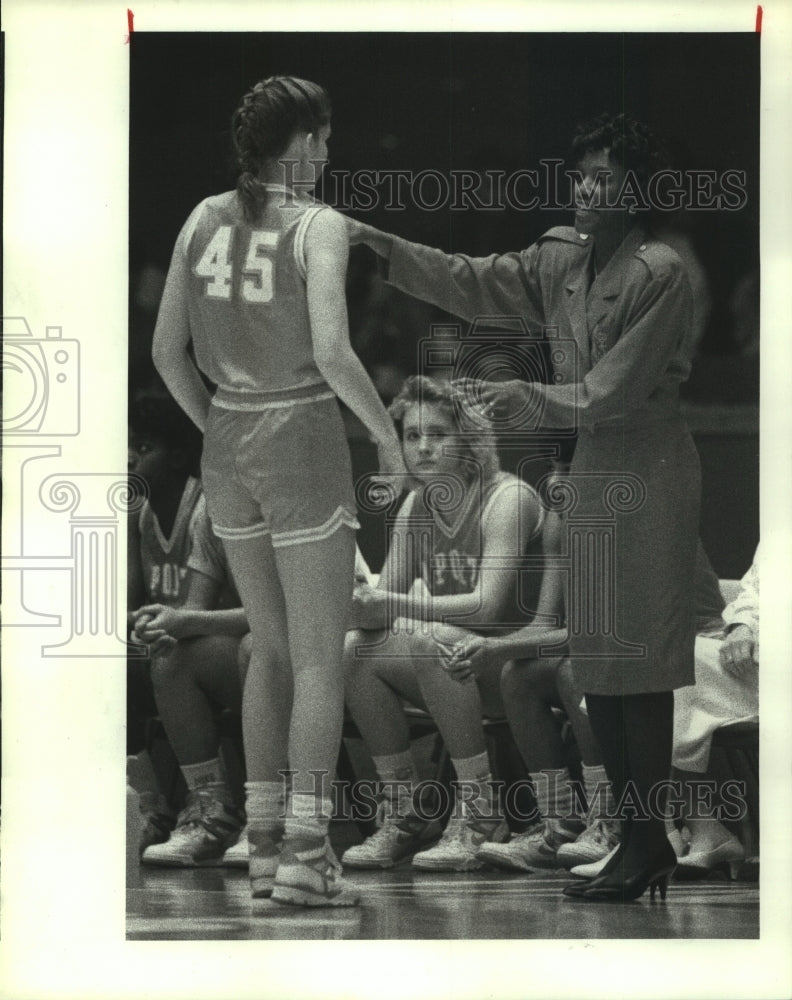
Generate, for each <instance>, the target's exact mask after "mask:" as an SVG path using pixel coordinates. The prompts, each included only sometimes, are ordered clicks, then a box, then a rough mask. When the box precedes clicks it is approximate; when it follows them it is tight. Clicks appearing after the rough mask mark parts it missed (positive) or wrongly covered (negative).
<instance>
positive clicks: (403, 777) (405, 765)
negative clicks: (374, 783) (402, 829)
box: [371, 750, 418, 819]
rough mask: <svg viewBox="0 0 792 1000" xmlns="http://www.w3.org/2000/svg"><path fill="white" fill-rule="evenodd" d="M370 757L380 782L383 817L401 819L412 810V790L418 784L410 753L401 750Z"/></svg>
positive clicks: (416, 772)
mask: <svg viewBox="0 0 792 1000" xmlns="http://www.w3.org/2000/svg"><path fill="white" fill-rule="evenodd" d="M371 759H372V760H373V761H374V767H375V768H376V770H377V777H378V778H379V779H380V781H381V783H382V795H383V798H384V799H385V807H386V810H387V812H386V814H385V816H384V817H383V818H385V819H389V818H395V817H398V818H399V819H402V818H404V817H405V816H409V815H410V813H412V812H413V791H414V790H415V786H416V785H417V784H418V771H417V769H416V767H415V762H414V761H413V757H412V753H410V751H409V750H403V751H402V752H401V753H392V754H383V756H381V757H372V758H371Z"/></svg>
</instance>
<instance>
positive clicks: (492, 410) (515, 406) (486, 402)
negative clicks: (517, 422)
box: [452, 378, 531, 420]
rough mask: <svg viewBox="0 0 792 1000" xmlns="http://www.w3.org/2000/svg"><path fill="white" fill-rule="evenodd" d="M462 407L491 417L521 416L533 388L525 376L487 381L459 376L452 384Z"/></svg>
mask: <svg viewBox="0 0 792 1000" xmlns="http://www.w3.org/2000/svg"><path fill="white" fill-rule="evenodd" d="M452 389H453V391H454V395H455V396H456V399H457V401H458V403H459V404H460V406H462V407H464V408H466V409H468V410H471V411H472V412H475V413H479V414H481V416H483V417H485V418H486V419H488V420H505V419H510V418H513V417H515V416H517V415H518V414H519V413H520V412H521V411H522V410H524V409H525V407H526V405H527V404H528V402H529V401H530V397H531V387H530V384H529V383H528V382H523V381H522V380H521V379H516V378H514V379H508V380H507V381H505V382H486V381H483V380H480V379H473V378H458V379H454V381H453V383H452Z"/></svg>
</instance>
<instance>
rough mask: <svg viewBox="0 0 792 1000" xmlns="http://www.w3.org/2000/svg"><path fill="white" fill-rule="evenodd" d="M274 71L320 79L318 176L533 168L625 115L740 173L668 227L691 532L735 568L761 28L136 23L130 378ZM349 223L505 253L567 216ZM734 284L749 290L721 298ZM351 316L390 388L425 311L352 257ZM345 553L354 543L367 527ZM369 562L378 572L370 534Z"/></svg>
mask: <svg viewBox="0 0 792 1000" xmlns="http://www.w3.org/2000/svg"><path fill="white" fill-rule="evenodd" d="M275 73H285V74H292V75H296V76H301V77H304V78H307V79H311V80H315V81H316V82H318V83H321V84H322V85H324V86H325V87H326V89H327V90H328V91H329V93H330V96H331V99H332V102H333V137H332V140H331V146H330V167H329V169H330V171H333V170H339V171H341V170H350V171H351V170H355V169H368V170H395V169H409V170H412V171H418V170H421V169H425V168H431V169H433V170H439V171H443V172H445V171H450V170H451V169H455V170H460V169H471V170H486V169H500V170H504V171H506V172H507V173H510V172H512V171H514V170H517V169H521V168H529V169H530V168H536V166H537V165H538V161H539V160H540V159H542V158H550V157H563V156H565V155H566V153H567V151H568V146H569V140H570V137H571V134H572V132H573V130H574V126H575V124H576V123H577V122H579V121H581V120H584V119H586V118H588V117H591V116H592V115H595V114H598V113H599V112H601V111H603V110H611V111H621V110H624V111H627V112H629V113H630V114H632V115H634V116H635V117H636V118H639V119H642V120H645V121H647V122H648V123H649V124H650V125H651V126H652V127H653V128H654V129H656V130H658V131H660V132H661V133H662V134H664V135H665V136H666V137H667V138H668V140H669V142H670V145H671V148H672V150H673V152H674V153H675V156H676V159H677V160H678V162H679V165H680V166H681V167H686V168H691V169H710V170H715V171H718V172H720V171H723V170H726V169H736V170H743V171H745V172H746V174H747V194H748V199H747V204H746V207H745V208H744V209H742V210H741V211H739V212H687V213H682V214H680V215H678V216H677V217H675V218H674V219H673V225H674V227H675V229H676V230H677V231H678V232H680V233H684V234H685V236H686V238H687V240H688V242H689V245H690V246H691V248H692V250H693V252H694V253H695V254H696V256H697V258H698V261H699V264H700V267H701V271H702V274H703V277H704V280H705V281H706V283H707V285H708V288H709V294H710V297H711V310H710V312H709V317H708V320H707V322H706V326H705V329H704V332H703V336H702V339H701V341H700V345H699V351H698V355H697V358H696V361H695V364H694V371H693V374H692V377H691V380H690V382H689V384H688V387H687V388H686V390H685V392H686V395H687V396H688V398H689V399H690V400H691V401H692V402H693V403H694V404H697V407H696V408H695V409H696V414H695V421H694V422H695V423H696V427H695V428H694V429H695V431H696V440H697V444H698V446H699V451H700V453H701V455H702V463H703V466H704V503H703V516H702V537H703V538H704V542H705V546H706V547H707V549H708V551H709V552H710V555H711V558H712V561H713V564H714V565H715V568H716V570H717V571H718V573H719V574H720V575H721V576H740V575H742V573H743V572H744V570H745V569H747V567H748V564H749V562H750V560H751V557H752V555H753V549H754V546H755V544H756V540H757V538H758V443H757V423H758V421H757V417H756V413H755V404H756V402H757V399H758V356H757V353H756V350H755V345H754V348H750V349H746V346H745V338H746V333H745V329H746V328H748V329H749V330H754V327H755V328H756V329H755V335H756V337H758V267H759V239H758V237H759V233H758V218H759V189H758V178H759V83H760V74H759V35H757V34H754V33H739V34H737V33H728V34H726V33H722V34H643V33H638V34H610V33H608V34H592V33H587V34H503V33H491V34H484V33H478V32H477V33H470V34H446V33H394V34H382V33H378V34H371V33H365V32H363V33H359V34H357V33H356V34H350V33H327V32H323V33H304V34H303V33H299V34H293V33H267V34H250V33H247V34H237V33H224V34H214V33H213V34H201V33H173V34H171V33H150V34H148V33H145V32H135V33H134V34H133V35H132V36H131V85H130V377H131V383H132V387H134V386H135V385H137V384H140V382H142V381H144V380H145V379H146V378H147V377H148V357H149V351H150V339H151V332H152V330H153V325H154V320H155V317H156V305H157V302H158V294H159V290H160V289H161V280H162V275H163V273H164V271H165V270H166V269H167V265H168V260H169V257H170V253H171V250H172V247H173V243H174V240H175V238H176V235H177V233H178V231H179V229H180V227H181V225H182V223H183V222H184V220H185V218H186V217H187V215H188V214H189V212H190V210H191V209H192V208H193V207H194V206H195V204H196V203H197V202H198V201H200V200H201V199H202V198H204V197H205V196H206V195H208V194H212V193H216V192H218V191H221V190H227V189H228V188H231V187H233V186H234V184H235V179H236V175H235V170H234V164H233V160H232V157H231V153H230V139H229V121H230V117H231V114H232V112H233V110H234V108H235V107H236V106H237V104H238V102H239V99H240V97H241V96H242V94H243V93H244V92H245V91H246V90H247V89H248V88H249V87H250V86H252V84H253V83H255V82H256V81H257V80H259V79H261V78H263V77H265V76H270V75H272V74H275ZM570 165H572V164H570ZM319 193H320V194H321V189H320V191H319ZM357 215H358V217H359V218H361V219H363V220H364V221H367V222H370V223H372V224H374V225H377V226H380V227H382V228H385V229H388V230H390V231H392V232H396V233H398V234H400V235H404V236H408V237H409V238H410V239H413V240H416V241H418V242H424V243H429V244H432V245H435V246H441V247H443V248H444V249H446V250H458V251H463V252H467V253H472V254H477V255H480V254H488V253H492V252H500V251H505V250H514V249H520V248H522V247H525V246H527V245H529V244H530V243H531V242H532V241H533V240H535V239H536V237H537V236H539V235H540V234H541V233H542V232H544V231H545V230H546V229H548V228H550V227H551V226H553V225H558V224H569V222H570V218H569V213H568V212H564V211H549V210H542V211H539V210H537V211H533V212H520V211H490V212H472V211H467V212H456V213H455V212H450V211H449V210H448V209H447V208H445V207H444V208H441V209H440V210H439V211H437V212H430V211H426V210H421V209H420V208H418V207H417V206H415V205H412V206H409V207H408V208H407V209H406V210H405V211H403V212H393V211H390V212H387V211H385V209H384V208H382V207H380V208H378V209H375V210H373V211H370V212H367V213H362V212H358V213H357ZM741 282H742V283H743V284H745V285H746V287H747V288H748V292H747V293H746V295H744V296H743V297H742V299H741V300H740V302H741V308H738V307H736V306H735V305H734V302H733V296H734V294H735V289H737V288H738V286H740V283H741ZM349 308H350V328H351V334H352V339H353V343H354V344H355V347H356V349H357V350H358V351H359V353H360V354H361V357H362V358H363V360H364V362H365V363H366V364H367V367H369V369H370V370H371V371H372V373H373V374H374V375H375V376H376V381H377V384H378V387H379V388H380V390H381V392H382V394H383V396H386V397H387V396H388V395H389V394H390V392H391V391H392V386H393V385H394V384H395V383H397V382H398V380H399V379H400V378H401V377H402V375H404V374H407V373H409V372H410V371H414V370H416V349H415V345H416V343H417V340H418V339H419V338H420V337H422V336H425V335H426V333H427V332H428V329H427V327H428V323H430V322H431V321H432V320H435V319H437V318H439V317H438V316H437V313H436V311H434V310H430V309H427V308H426V307H424V306H420V305H418V304H417V303H415V302H414V301H413V300H410V299H407V297H405V296H401V295H399V294H398V293H395V292H393V291H392V290H390V289H388V288H387V287H385V286H382V285H381V283H379V282H378V279H377V277H376V274H375V271H374V266H373V261H372V260H371V258H370V255H369V254H368V253H367V251H365V250H362V249H359V250H354V251H353V253H352V256H351V259H350V274H349ZM746 317H747V318H746ZM705 410H707V411H709V412H710V415H711V416H710V417H707V416H706V413H705V412H704V411H705ZM724 411H728V412H727V416H726V418H725V419H724ZM361 545H362V547H363V548H364V550H365V548H366V544H365V541H364V536H361ZM367 554H368V555H369V556H370V557H371V560H372V562H373V563H375V564H376V563H377V562H378V559H379V549H378V546H377V544H374V545H373V546H370V548H369V552H368V553H367ZM375 568H376V567H375Z"/></svg>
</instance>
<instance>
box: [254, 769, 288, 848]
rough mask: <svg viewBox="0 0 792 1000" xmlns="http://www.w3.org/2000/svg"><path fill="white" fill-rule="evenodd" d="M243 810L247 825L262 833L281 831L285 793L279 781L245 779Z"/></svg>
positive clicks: (277, 832) (278, 833) (284, 808)
mask: <svg viewBox="0 0 792 1000" xmlns="http://www.w3.org/2000/svg"><path fill="white" fill-rule="evenodd" d="M245 810H246V812H247V820H248V827H249V828H250V829H251V830H257V831H260V832H262V833H270V834H276V835H280V834H281V833H282V832H283V825H284V816H285V811H286V795H285V793H284V790H283V783H282V782H280V781H246V782H245Z"/></svg>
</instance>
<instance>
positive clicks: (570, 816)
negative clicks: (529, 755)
mask: <svg viewBox="0 0 792 1000" xmlns="http://www.w3.org/2000/svg"><path fill="white" fill-rule="evenodd" d="M531 781H532V782H533V787H534V795H535V796H536V805H537V806H538V808H539V815H540V816H541V817H542V819H549V820H556V821H561V822H566V823H574V822H575V820H576V818H577V817H576V816H575V810H574V801H575V800H574V793H573V791H572V785H571V784H570V783H569V768H567V767H559V768H552V767H546V768H543V769H542V770H541V771H531Z"/></svg>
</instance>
